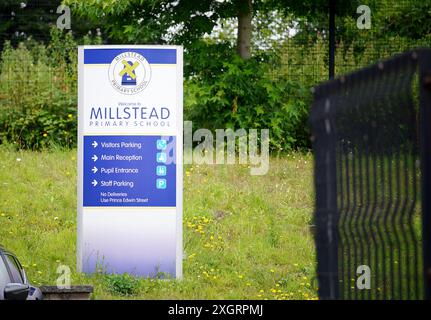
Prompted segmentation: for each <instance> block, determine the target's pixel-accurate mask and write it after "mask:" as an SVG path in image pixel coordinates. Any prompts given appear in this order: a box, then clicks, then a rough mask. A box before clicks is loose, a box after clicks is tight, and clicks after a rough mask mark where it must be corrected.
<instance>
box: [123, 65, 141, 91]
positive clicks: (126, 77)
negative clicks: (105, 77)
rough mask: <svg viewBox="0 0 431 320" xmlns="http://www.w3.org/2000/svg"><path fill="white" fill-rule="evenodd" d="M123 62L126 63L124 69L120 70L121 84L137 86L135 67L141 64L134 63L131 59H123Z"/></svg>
mask: <svg viewBox="0 0 431 320" xmlns="http://www.w3.org/2000/svg"><path fill="white" fill-rule="evenodd" d="M121 63H122V64H123V65H124V69H123V70H121V72H120V76H121V77H122V78H121V85H123V86H136V72H135V69H136V68H137V67H138V66H139V62H137V61H136V62H135V63H132V62H131V61H126V60H123V61H121Z"/></svg>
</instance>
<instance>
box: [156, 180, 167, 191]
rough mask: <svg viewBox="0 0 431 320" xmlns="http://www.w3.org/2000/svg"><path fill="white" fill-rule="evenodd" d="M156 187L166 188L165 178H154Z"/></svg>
mask: <svg viewBox="0 0 431 320" xmlns="http://www.w3.org/2000/svg"><path fill="white" fill-rule="evenodd" d="M156 188H157V189H166V179H157V180H156Z"/></svg>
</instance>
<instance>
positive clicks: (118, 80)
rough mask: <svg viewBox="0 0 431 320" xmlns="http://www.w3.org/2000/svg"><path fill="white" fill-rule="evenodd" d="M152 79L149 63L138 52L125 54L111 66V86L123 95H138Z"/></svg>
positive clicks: (117, 58)
mask: <svg viewBox="0 0 431 320" xmlns="http://www.w3.org/2000/svg"><path fill="white" fill-rule="evenodd" d="M150 79H151V67H150V64H149V63H148V61H147V60H146V59H145V58H144V57H143V56H142V55H140V54H139V53H137V52H132V51H129V52H123V53H121V54H119V55H118V56H116V57H115V58H114V60H112V62H111V65H110V66H109V81H110V82H111V85H112V86H113V87H114V88H115V89H116V90H117V91H118V92H121V93H123V94H136V93H139V92H141V91H142V90H144V89H145V88H146V87H147V86H148V83H149V82H150Z"/></svg>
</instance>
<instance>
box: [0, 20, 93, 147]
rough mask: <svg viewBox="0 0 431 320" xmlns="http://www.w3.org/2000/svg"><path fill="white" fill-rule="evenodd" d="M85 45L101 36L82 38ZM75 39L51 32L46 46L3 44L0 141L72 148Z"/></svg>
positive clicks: (74, 122) (74, 94)
mask: <svg viewBox="0 0 431 320" xmlns="http://www.w3.org/2000/svg"><path fill="white" fill-rule="evenodd" d="M83 42H84V43H99V42H100V39H98V38H95V39H90V38H88V37H87V38H84V39H83ZM76 115H77V42H76V41H75V40H74V38H73V36H72V34H71V33H64V32H62V31H60V30H58V29H56V28H52V30H51V41H50V43H49V45H48V46H45V45H43V44H40V43H37V42H35V41H32V40H31V39H27V40H26V41H25V42H23V43H20V44H19V45H18V46H17V47H16V48H13V47H12V46H11V45H10V43H8V42H6V44H5V47H4V49H3V52H2V54H1V62H0V143H9V144H13V145H16V147H17V148H26V149H34V150H39V149H42V148H47V147H51V146H54V145H55V146H61V147H68V148H73V147H75V146H76V136H77V119H76Z"/></svg>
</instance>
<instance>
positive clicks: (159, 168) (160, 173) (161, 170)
mask: <svg viewBox="0 0 431 320" xmlns="http://www.w3.org/2000/svg"><path fill="white" fill-rule="evenodd" d="M156 174H157V175H158V176H166V166H157V167H156Z"/></svg>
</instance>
